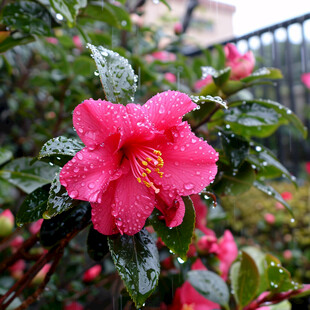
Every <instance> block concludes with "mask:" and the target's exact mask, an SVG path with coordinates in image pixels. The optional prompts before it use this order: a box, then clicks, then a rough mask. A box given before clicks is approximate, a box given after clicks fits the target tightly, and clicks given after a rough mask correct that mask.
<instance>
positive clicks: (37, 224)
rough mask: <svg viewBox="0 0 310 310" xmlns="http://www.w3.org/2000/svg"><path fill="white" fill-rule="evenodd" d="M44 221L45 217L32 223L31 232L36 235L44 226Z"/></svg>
mask: <svg viewBox="0 0 310 310" xmlns="http://www.w3.org/2000/svg"><path fill="white" fill-rule="evenodd" d="M42 223H43V219H40V220H37V221H36V222H33V223H31V225H30V227H29V231H30V232H31V234H33V235H35V234H37V233H38V232H39V231H40V229H41V226H42Z"/></svg>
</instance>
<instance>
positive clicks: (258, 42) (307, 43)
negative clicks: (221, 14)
mask: <svg viewBox="0 0 310 310" xmlns="http://www.w3.org/2000/svg"><path fill="white" fill-rule="evenodd" d="M228 42H230V43H235V44H236V45H237V47H238V49H239V50H240V51H241V52H245V51H247V50H252V51H253V52H254V54H255V56H256V59H257V62H258V64H257V65H258V67H262V66H265V67H267V66H268V67H276V68H279V69H280V70H281V71H282V72H283V75H284V79H283V80H280V81H279V82H277V83H276V87H271V86H267V85H264V86H255V88H253V89H252V90H251V91H252V92H253V93H254V95H255V97H256V98H257V97H260V98H268V99H271V100H275V101H278V102H280V103H282V104H284V105H285V106H287V107H289V108H290V109H291V110H292V111H293V112H294V113H296V114H297V115H298V116H299V117H300V118H301V120H302V121H303V122H304V124H305V126H307V128H308V130H309V129H310V93H309V90H308V89H307V88H306V87H305V86H304V85H303V84H302V82H301V75H302V74H303V73H306V72H309V71H310V13H307V14H305V15H303V16H300V17H297V18H293V19H290V20H287V21H284V22H281V23H278V24H275V25H272V26H270V27H266V28H263V29H260V30H257V31H254V32H252V33H249V34H246V35H243V36H241V37H237V38H232V39H230V40H226V41H223V42H219V44H222V45H225V44H226V43H228ZM213 47H214V46H209V47H207V49H213ZM200 53H201V50H191V51H187V53H186V54H187V55H188V56H195V55H199V54H200ZM267 144H268V145H267V146H269V147H271V148H272V149H274V150H276V151H277V156H278V158H279V160H280V161H281V162H282V163H283V164H285V166H286V167H288V168H289V169H290V171H291V172H292V173H294V174H299V173H300V172H302V171H303V167H304V163H305V162H306V161H310V141H309V139H307V141H305V140H303V139H302V138H301V137H300V136H299V135H298V134H297V133H296V132H295V131H294V129H293V128H291V127H281V128H280V129H279V130H278V131H277V132H276V134H275V135H274V136H273V137H271V138H270V139H269V140H268V141H267Z"/></svg>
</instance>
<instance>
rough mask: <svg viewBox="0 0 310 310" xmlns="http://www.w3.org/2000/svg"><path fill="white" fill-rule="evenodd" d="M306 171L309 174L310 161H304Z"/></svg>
mask: <svg viewBox="0 0 310 310" xmlns="http://www.w3.org/2000/svg"><path fill="white" fill-rule="evenodd" d="M306 171H307V173H308V174H310V161H308V162H306Z"/></svg>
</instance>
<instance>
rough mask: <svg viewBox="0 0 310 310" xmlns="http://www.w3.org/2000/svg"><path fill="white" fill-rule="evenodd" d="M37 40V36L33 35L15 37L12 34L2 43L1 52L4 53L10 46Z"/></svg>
mask: <svg viewBox="0 0 310 310" xmlns="http://www.w3.org/2000/svg"><path fill="white" fill-rule="evenodd" d="M33 41H35V37H34V36H31V35H25V36H23V37H21V38H20V37H19V38H14V37H12V36H9V37H7V38H6V39H5V40H4V41H2V42H1V44H0V53H3V52H5V51H7V50H9V49H10V48H13V47H14V46H17V45H24V44H28V43H31V42H33Z"/></svg>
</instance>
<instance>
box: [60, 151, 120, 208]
mask: <svg viewBox="0 0 310 310" xmlns="http://www.w3.org/2000/svg"><path fill="white" fill-rule="evenodd" d="M121 157H122V154H121V153H115V154H113V153H112V150H111V148H109V145H106V146H98V147H97V148H95V149H92V148H88V147H85V148H84V149H82V150H81V151H80V152H78V153H77V154H76V155H75V156H74V157H73V158H72V160H70V161H69V162H68V163H67V164H66V165H65V166H64V167H63V168H62V170H61V172H60V175H59V180H60V183H61V184H62V185H63V186H64V187H66V189H67V192H68V194H69V196H70V197H71V198H73V199H79V200H86V201H89V202H98V203H100V202H101V201H102V194H103V192H104V191H105V190H106V188H107V187H108V185H109V182H110V181H111V180H113V179H115V178H116V175H115V174H116V171H117V169H118V168H119V163H120V161H121Z"/></svg>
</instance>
